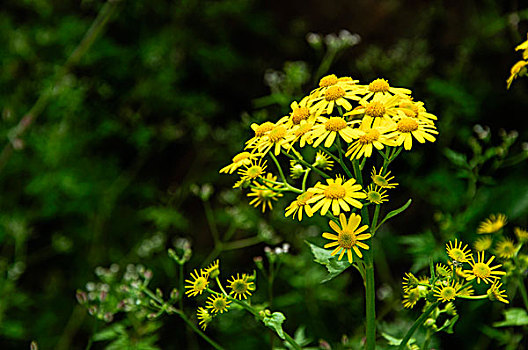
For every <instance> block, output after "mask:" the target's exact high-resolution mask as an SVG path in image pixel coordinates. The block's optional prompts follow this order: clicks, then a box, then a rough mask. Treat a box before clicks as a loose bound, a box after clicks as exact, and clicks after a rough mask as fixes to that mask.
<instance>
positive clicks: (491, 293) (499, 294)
mask: <svg viewBox="0 0 528 350" xmlns="http://www.w3.org/2000/svg"><path fill="white" fill-rule="evenodd" d="M501 287H502V283H499V280H495V281H493V283H492V284H491V286H490V287H489V289H488V291H487V292H486V294H487V295H488V298H489V299H490V300H491V301H494V300H498V301H500V302H503V303H504V304H509V303H510V302H509V301H508V296H507V295H506V291H504V290H500V288H501Z"/></svg>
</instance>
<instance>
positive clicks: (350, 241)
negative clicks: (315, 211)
mask: <svg viewBox="0 0 528 350" xmlns="http://www.w3.org/2000/svg"><path fill="white" fill-rule="evenodd" d="M337 241H338V242H339V246H341V247H343V248H349V249H350V248H352V247H353V246H354V245H355V244H356V235H355V234H354V233H353V232H347V231H342V232H341V233H340V234H339V237H338V238H337Z"/></svg>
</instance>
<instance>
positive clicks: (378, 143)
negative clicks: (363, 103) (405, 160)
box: [345, 119, 397, 159]
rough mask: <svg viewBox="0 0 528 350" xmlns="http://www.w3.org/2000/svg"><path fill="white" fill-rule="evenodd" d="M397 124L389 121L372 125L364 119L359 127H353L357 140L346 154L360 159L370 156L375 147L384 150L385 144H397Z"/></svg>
mask: <svg viewBox="0 0 528 350" xmlns="http://www.w3.org/2000/svg"><path fill="white" fill-rule="evenodd" d="M395 126H396V124H394V123H393V122H390V121H389V122H384V123H378V125H377V126H372V127H370V122H368V121H365V119H363V121H362V122H361V125H360V126H359V128H357V129H353V131H354V135H353V137H354V138H355V139H357V140H356V141H354V142H353V143H352V144H351V145H350V146H349V147H348V150H347V152H346V153H345V155H346V156H347V157H350V158H351V159H354V158H355V159H360V158H361V157H363V156H365V157H370V156H371V155H372V150H373V149H374V147H375V148H376V149H378V150H382V149H383V148H384V145H386V146H392V147H394V146H396V141H395V139H394V138H395V137H396V136H397V133H396V132H394V129H395Z"/></svg>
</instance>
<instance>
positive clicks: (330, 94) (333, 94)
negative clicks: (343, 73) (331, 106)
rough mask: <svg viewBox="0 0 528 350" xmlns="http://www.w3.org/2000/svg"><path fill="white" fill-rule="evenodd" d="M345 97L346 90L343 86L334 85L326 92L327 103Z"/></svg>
mask: <svg viewBox="0 0 528 350" xmlns="http://www.w3.org/2000/svg"><path fill="white" fill-rule="evenodd" d="M343 96H345V90H344V89H343V88H342V87H341V86H336V85H333V86H330V87H329V88H328V89H327V90H326V91H325V99H326V100H327V101H335V100H337V99H340V98H341V97H343Z"/></svg>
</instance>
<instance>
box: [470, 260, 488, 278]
mask: <svg viewBox="0 0 528 350" xmlns="http://www.w3.org/2000/svg"><path fill="white" fill-rule="evenodd" d="M473 274H474V275H475V276H476V277H479V278H486V277H489V276H491V269H490V268H489V266H488V265H486V264H484V263H476V264H475V265H474V266H473Z"/></svg>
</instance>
